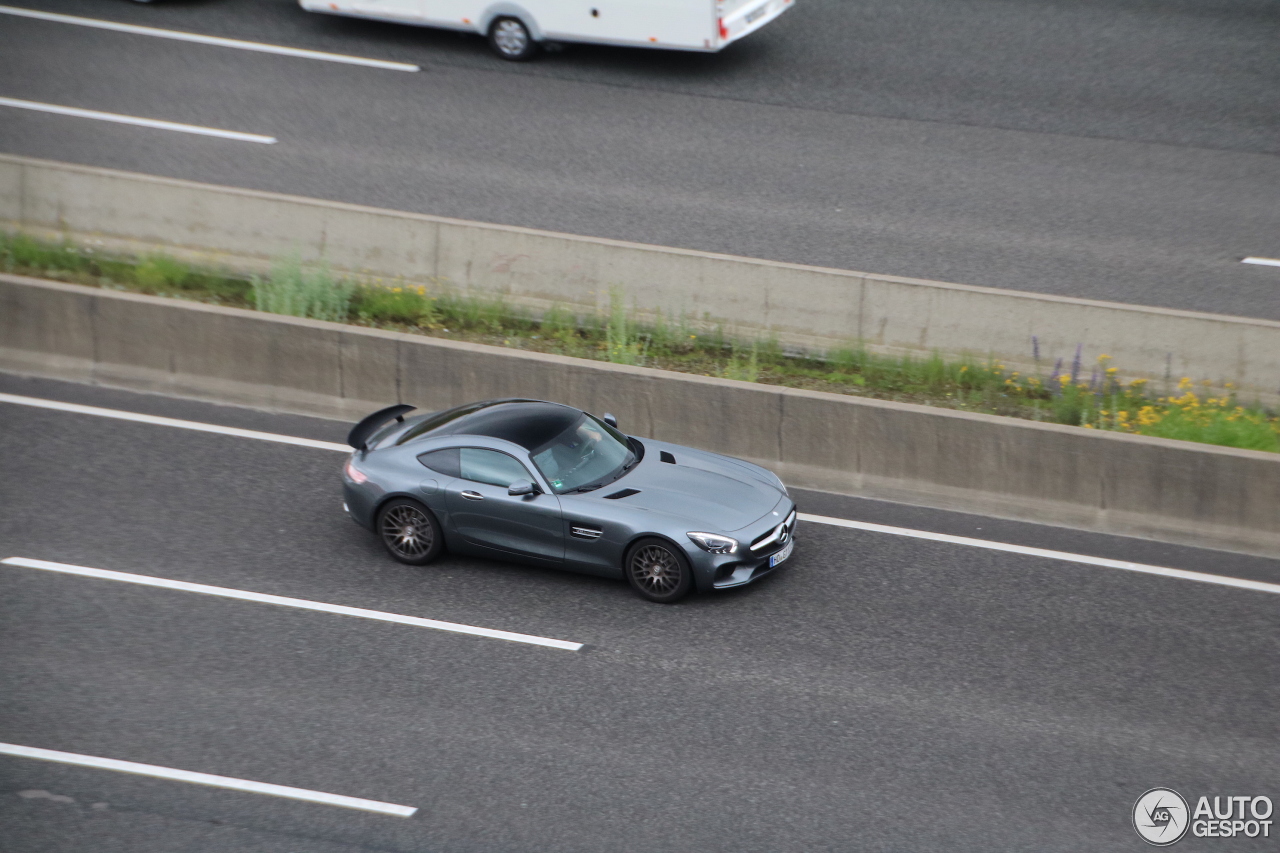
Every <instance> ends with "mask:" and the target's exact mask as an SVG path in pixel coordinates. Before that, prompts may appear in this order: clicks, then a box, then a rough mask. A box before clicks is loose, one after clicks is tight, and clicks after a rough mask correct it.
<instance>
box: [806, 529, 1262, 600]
mask: <svg viewBox="0 0 1280 853" xmlns="http://www.w3.org/2000/svg"><path fill="white" fill-rule="evenodd" d="M800 520H801V521H810V522H813V523H815V524H830V525H832V526H834V527H848V528H852V529H854V530H869V531H871V532H872V533H889V534H892V535H893V536H909V537H911V538H913V539H931V540H933V541H934V542H949V543H951V544H953V545H967V546H969V547H971V548H986V549H987V550H990V551H1008V552H1009V553H1011V554H1026V555H1028V556H1031V557H1045V558H1047V559H1050V560H1066V561H1068V562H1071V563H1083V564H1085V565H1088V566H1103V567H1105V568H1108V569H1123V570H1124V571H1127V572H1141V573H1142V574H1146V575H1160V576H1161V577H1166V578H1181V579H1182V580H1188V581H1198V582H1200V583H1213V584H1218V585H1220V586H1233V587H1236V588H1238V589H1251V590H1254V591H1256V592H1270V593H1276V594H1280V584H1274V583H1263V582H1262V581H1250V580H1244V579H1242V578H1229V577H1225V576H1223V575H1210V574H1206V573H1204V572H1189V571H1186V570H1185V569H1168V568H1165V567H1164V566H1148V565H1146V564H1144V563H1130V562H1126V561H1125V560H1108V559H1107V558H1105V557H1087V556H1085V555H1084V554H1071V553H1068V552H1066V551H1050V550H1048V549H1046V548H1028V547H1027V546H1025V545H1009V544H1006V543H1004V542H992V541H991V540H989V539H970V538H969V537H967V536H952V535H950V534H949V533H930V532H928V531H926V530H911V529H909V528H906V527H889V526H887V525H884V524H871V523H870V522H866V521H849V520H848V519H844V518H829V517H827V516H825V515H809V514H808V513H803V512H802V513H800Z"/></svg>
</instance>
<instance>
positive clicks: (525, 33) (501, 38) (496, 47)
mask: <svg viewBox="0 0 1280 853" xmlns="http://www.w3.org/2000/svg"><path fill="white" fill-rule="evenodd" d="M489 47H491V48H493V52H494V53H496V54H498V56H501V57H502V58H503V59H509V60H511V61H512V62H523V61H524V60H526V59H530V58H532V56H533V55H534V54H535V53H537V52H538V43H537V42H535V41H534V40H533V36H532V35H530V34H529V28H528V27H526V26H525V25H524V21H522V20H520V19H519V18H512V17H511V16H509V15H502V16H500V17H498V18H494V20H493V23H492V24H490V25H489Z"/></svg>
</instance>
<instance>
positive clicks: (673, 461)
mask: <svg viewBox="0 0 1280 853" xmlns="http://www.w3.org/2000/svg"><path fill="white" fill-rule="evenodd" d="M658 458H659V459H660V460H662V461H663V462H670V463H671V464H672V465H674V464H676V458H675V457H674V456H672V455H671V454H670V453H668V452H667V451H665V450H662V451H659V452H658Z"/></svg>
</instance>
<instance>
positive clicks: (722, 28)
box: [716, 18, 729, 39]
mask: <svg viewBox="0 0 1280 853" xmlns="http://www.w3.org/2000/svg"><path fill="white" fill-rule="evenodd" d="M716 23H717V24H719V26H720V38H722V39H727V38H728V37H729V28H728V27H726V26H725V25H724V18H716Z"/></svg>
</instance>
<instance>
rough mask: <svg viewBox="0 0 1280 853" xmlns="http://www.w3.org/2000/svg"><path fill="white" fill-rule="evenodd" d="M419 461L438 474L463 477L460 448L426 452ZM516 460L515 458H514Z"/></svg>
mask: <svg viewBox="0 0 1280 853" xmlns="http://www.w3.org/2000/svg"><path fill="white" fill-rule="evenodd" d="M418 461H419V462H421V463H422V464H423V465H426V466H427V467H428V468H430V469H431V470H432V471H435V472H436V473H437V474H443V475H444V476H446V477H461V476H462V468H461V463H460V462H459V459H458V448H456V447H450V448H446V449H445V450H433V451H431V452H430V453H424V454H422V455H421V456H419V457H418ZM512 461H514V460H512Z"/></svg>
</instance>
